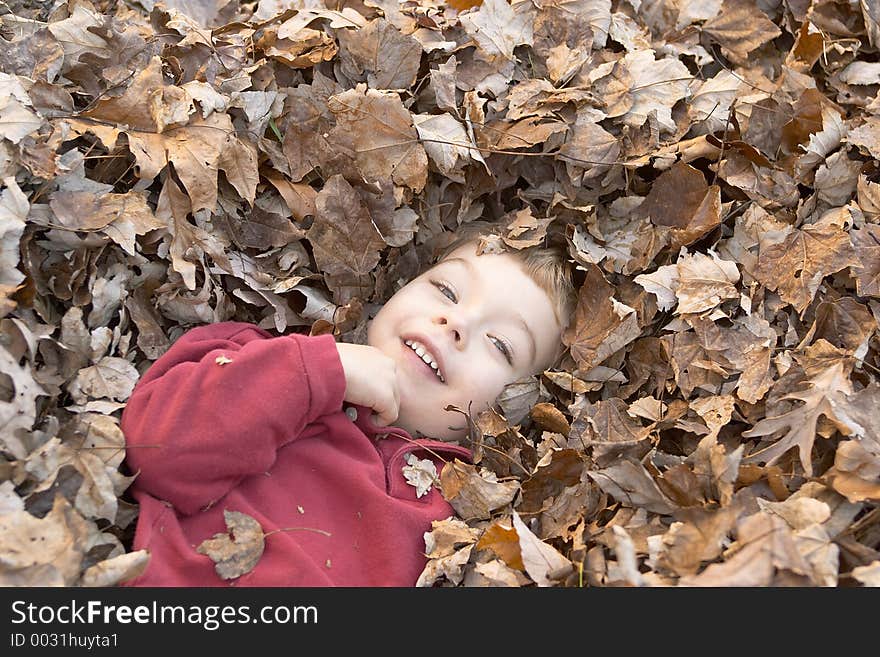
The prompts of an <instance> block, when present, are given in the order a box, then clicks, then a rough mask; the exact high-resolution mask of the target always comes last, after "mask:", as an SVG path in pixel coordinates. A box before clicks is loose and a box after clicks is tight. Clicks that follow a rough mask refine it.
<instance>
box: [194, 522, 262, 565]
mask: <svg viewBox="0 0 880 657" xmlns="http://www.w3.org/2000/svg"><path fill="white" fill-rule="evenodd" d="M223 520H224V522H225V523H226V528H227V531H226V532H225V533H220V534H214V536H213V537H212V538H206V539H205V540H204V541H202V542H201V543H199V546H198V548H197V549H196V552H198V553H199V554H205V555H207V556H209V557H210V558H211V560H212V561H213V562H214V570H216V571H217V574H218V575H219V576H220V577H222V578H223V579H235V578H236V577H241V576H242V575H244V574H246V573H249V572H250V571H251V570H253V568H254V566H256V565H257V562H258V561H259V560H260V557H262V556H263V549H264V548H265V543H264V540H265V536H264V534H263V528H262V527H261V526H260V523H259V522H258V521H257V520H255V519H254V518H252V517H251V516H249V515H247V514H246V513H241V512H240V511H229V510H228V509H224V510H223Z"/></svg>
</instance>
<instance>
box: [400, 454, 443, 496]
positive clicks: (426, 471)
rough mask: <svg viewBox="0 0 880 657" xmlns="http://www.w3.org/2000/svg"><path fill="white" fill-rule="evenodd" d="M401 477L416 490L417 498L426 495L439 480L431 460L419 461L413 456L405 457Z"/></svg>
mask: <svg viewBox="0 0 880 657" xmlns="http://www.w3.org/2000/svg"><path fill="white" fill-rule="evenodd" d="M403 477H404V479H405V480H406V483H407V484H409V485H410V486H412V487H413V488H415V489H416V497H417V498H419V497H421V496H422V495H425V494H427V492H428V491H429V490H431V487H432V486H433V485H434V484H435V483H436V482H437V481H438V479H439V478H438V476H437V468H436V466H435V465H434V462H433V461H432V460H431V459H420V458H418V457H417V456H416V455H415V454H407V455H406V465H405V466H403Z"/></svg>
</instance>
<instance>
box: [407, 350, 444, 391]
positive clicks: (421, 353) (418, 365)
mask: <svg viewBox="0 0 880 657" xmlns="http://www.w3.org/2000/svg"><path fill="white" fill-rule="evenodd" d="M403 344H404V348H405V349H406V350H407V351H408V352H409V353H410V354H411V356H410V357H409V360H410V361H411V362H412V364H413V366H414V368H415V369H416V370H418V371H419V372H421V373H422V374H424V375H425V376H427V377H429V378H431V379H432V380H433V381H436V382H438V383H446V379H445V378H444V377H443V374H442V373H441V372H440V368H439V366H438V365H437V362H436V361H435V360H434V359H433V357H432V356H431V353H430V352H429V351H427V349H425V347H424V345H422V344H421V343H420V342H419V341H418V340H404V343H403Z"/></svg>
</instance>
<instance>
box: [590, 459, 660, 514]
mask: <svg viewBox="0 0 880 657" xmlns="http://www.w3.org/2000/svg"><path fill="white" fill-rule="evenodd" d="M589 475H590V478H591V479H592V480H593V481H595V482H596V484H597V485H598V486H599V488H601V489H602V490H603V491H605V492H606V493H608V494H609V495H611V496H612V497H613V498H614V499H616V500H617V501H618V502H620V503H621V504H625V505H626V506H630V507H633V508H639V507H644V508H645V509H647V510H648V511H653V512H654V513H660V514H671V513H672V512H673V511H674V510H675V508H676V505H675V504H674V503H673V502H672V501H671V500H670V499H669V498H668V497H666V495H664V494H663V493H662V492H661V490H660V488H659V487H658V486H657V483H656V482H655V481H654V479H653V478H652V477H651V475H650V474H649V473H648V471H647V470H646V469H645V466H643V465H642V464H641V463H636V462H633V461H629V460H620V461H618V462H617V463H615V464H614V465H611V466H609V467H607V468H603V469H601V470H593V471H590V472H589Z"/></svg>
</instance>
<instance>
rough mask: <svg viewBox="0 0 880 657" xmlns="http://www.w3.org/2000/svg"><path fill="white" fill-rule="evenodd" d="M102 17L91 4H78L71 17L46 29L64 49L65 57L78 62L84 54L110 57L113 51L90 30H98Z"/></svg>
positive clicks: (54, 22)
mask: <svg viewBox="0 0 880 657" xmlns="http://www.w3.org/2000/svg"><path fill="white" fill-rule="evenodd" d="M101 23H102V16H101V14H100V13H98V12H97V11H96V10H95V7H94V6H92V5H91V4H90V3H84V2H80V3H76V4H75V5H74V6H73V11H71V12H70V15H69V16H68V17H67V18H65V19H62V20H58V21H53V22H51V23H49V24H48V25H47V26H46V28H47V29H48V30H49V31H50V32H51V33H52V36H54V37H55V38H56V39H57V40H58V43H60V44H61V47H62V48H63V49H64V57H65V58H66V59H68V60H69V61H71V62H73V61H76V60H77V59H78V58H79V56H80V55H81V54H83V53H91V54H94V55H97V56H99V57H109V56H110V55H111V51H110V49H109V47H108V44H107V42H106V41H105V40H104V39H103V38H101V36H100V34H98V33H96V32H95V31H93V30H91V29H89V28H97V27H99V26H100V25H101Z"/></svg>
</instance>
